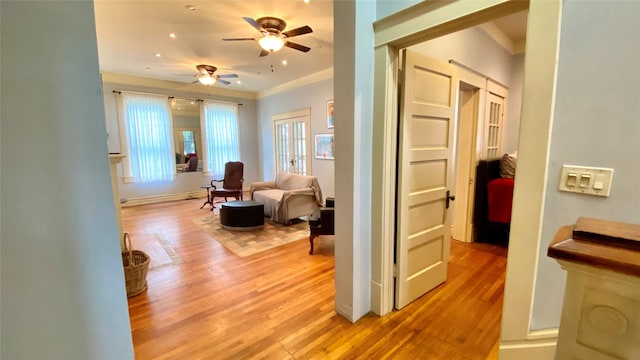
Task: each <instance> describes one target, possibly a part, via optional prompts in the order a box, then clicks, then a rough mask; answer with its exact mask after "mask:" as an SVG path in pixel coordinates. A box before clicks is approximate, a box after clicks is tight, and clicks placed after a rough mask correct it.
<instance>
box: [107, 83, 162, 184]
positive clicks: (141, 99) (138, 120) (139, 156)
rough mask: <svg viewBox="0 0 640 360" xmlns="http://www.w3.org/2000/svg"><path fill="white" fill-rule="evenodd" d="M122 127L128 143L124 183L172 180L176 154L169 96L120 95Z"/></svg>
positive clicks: (126, 145)
mask: <svg viewBox="0 0 640 360" xmlns="http://www.w3.org/2000/svg"><path fill="white" fill-rule="evenodd" d="M118 103H119V109H120V118H121V119H120V126H121V129H122V131H123V133H124V134H122V135H124V136H121V138H122V139H126V141H124V142H123V144H122V145H124V146H123V147H124V149H125V151H124V153H125V155H127V157H126V158H125V159H124V161H123V165H124V166H123V169H124V177H125V178H124V181H125V182H140V183H144V182H151V181H161V180H172V179H173V174H174V173H175V154H174V152H173V136H172V125H171V115H170V107H169V101H168V99H167V97H166V96H160V95H158V96H156V95H146V94H135V93H124V92H123V93H121V94H120V95H119V96H118Z"/></svg>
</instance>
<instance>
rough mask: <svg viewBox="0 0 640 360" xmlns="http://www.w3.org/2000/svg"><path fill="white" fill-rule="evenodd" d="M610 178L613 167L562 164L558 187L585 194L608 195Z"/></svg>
mask: <svg viewBox="0 0 640 360" xmlns="http://www.w3.org/2000/svg"><path fill="white" fill-rule="evenodd" d="M612 180H613V169H609V168H597V167H587V166H576V165H563V166H562V174H561V177H560V184H559V186H558V189H559V190H561V191H568V192H575V193H579V194H585V195H596V196H609V192H610V191H611V182H612Z"/></svg>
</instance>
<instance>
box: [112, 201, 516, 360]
mask: <svg viewBox="0 0 640 360" xmlns="http://www.w3.org/2000/svg"><path fill="white" fill-rule="evenodd" d="M200 205H202V200H201V199H194V200H185V201H177V202H168V203H161V204H152V205H144V206H138V207H131V208H124V209H123V211H122V216H123V225H124V229H125V231H127V232H129V233H130V234H131V235H132V236H136V235H139V234H151V233H159V234H162V236H163V237H164V238H165V239H166V240H167V241H168V242H169V243H170V244H171V245H172V247H173V248H174V249H175V251H176V252H177V253H178V254H179V255H180V256H181V257H182V259H183V263H182V264H180V265H174V266H168V267H163V268H159V269H155V270H152V271H150V272H149V274H148V276H147V280H148V284H149V289H148V291H147V292H145V293H143V294H141V295H138V296H136V297H133V298H130V299H129V314H130V319H131V329H132V336H133V343H134V348H135V354H136V359H381V358H395V359H487V358H495V353H496V344H497V341H498V338H499V333H500V318H501V310H502V296H503V288H504V273H505V267H506V250H505V249H503V248H500V247H495V246H491V245H487V244H465V243H461V242H458V241H452V243H453V245H452V248H451V261H450V263H449V280H448V281H447V282H446V284H444V285H441V286H439V287H438V288H436V289H435V290H434V291H432V292H430V293H429V294H427V295H425V296H423V297H421V298H420V299H418V300H417V301H415V302H414V303H412V304H410V305H408V306H407V307H406V308H404V309H403V310H401V311H394V312H392V313H391V314H389V315H387V316H384V317H378V316H376V315H372V314H369V315H367V316H365V317H363V318H361V319H360V320H359V321H358V322H356V323H355V324H352V323H350V322H349V321H347V320H345V319H344V318H343V317H341V316H340V315H338V314H337V313H336V312H335V311H334V257H333V249H334V248H333V245H334V243H333V241H334V240H333V237H321V238H320V239H319V240H318V239H316V254H315V255H308V250H309V249H308V240H307V239H301V241H297V242H294V243H291V244H288V245H285V246H282V247H279V248H276V249H272V250H269V251H266V252H263V253H260V254H257V255H254V256H251V257H248V258H244V259H241V258H238V257H237V256H235V255H234V254H233V253H231V252H230V251H228V250H227V249H226V248H224V247H223V246H222V245H220V244H219V243H218V242H216V241H215V240H213V239H211V238H210V237H209V236H208V235H207V234H206V233H205V232H204V231H202V230H201V229H200V228H198V227H197V226H195V225H194V224H193V223H192V222H191V219H193V218H195V217H201V216H208V214H210V211H209V210H208V209H202V210H200V209H198V208H199V207H200Z"/></svg>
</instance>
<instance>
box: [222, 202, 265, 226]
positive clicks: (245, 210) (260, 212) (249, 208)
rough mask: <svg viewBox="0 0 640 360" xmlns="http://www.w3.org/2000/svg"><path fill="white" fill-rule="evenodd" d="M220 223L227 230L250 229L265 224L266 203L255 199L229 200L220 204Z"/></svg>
mask: <svg viewBox="0 0 640 360" xmlns="http://www.w3.org/2000/svg"><path fill="white" fill-rule="evenodd" d="M220 224H221V225H222V227H223V228H225V229H227V230H240V231H249V230H255V229H259V228H262V226H263V225H264V205H263V204H260V203H258V202H256V201H253V200H247V201H229V202H226V203H223V204H222V205H221V206H220Z"/></svg>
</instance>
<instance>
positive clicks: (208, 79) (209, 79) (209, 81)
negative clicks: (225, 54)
mask: <svg viewBox="0 0 640 360" xmlns="http://www.w3.org/2000/svg"><path fill="white" fill-rule="evenodd" d="M198 81H200V84H202V85H213V84H215V83H216V78H214V77H213V76H211V75H209V74H208V73H204V74H200V75H199V76H198Z"/></svg>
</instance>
